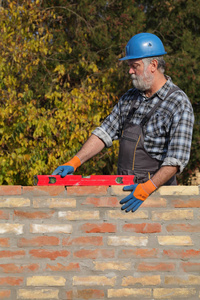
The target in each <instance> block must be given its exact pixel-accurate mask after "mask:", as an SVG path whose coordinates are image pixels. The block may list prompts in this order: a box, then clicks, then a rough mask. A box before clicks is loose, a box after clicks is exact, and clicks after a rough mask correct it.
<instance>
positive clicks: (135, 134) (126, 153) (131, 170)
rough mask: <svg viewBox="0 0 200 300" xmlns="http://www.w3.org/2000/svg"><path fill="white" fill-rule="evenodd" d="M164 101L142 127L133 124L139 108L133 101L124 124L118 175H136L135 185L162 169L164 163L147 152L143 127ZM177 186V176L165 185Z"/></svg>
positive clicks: (144, 121)
mask: <svg viewBox="0 0 200 300" xmlns="http://www.w3.org/2000/svg"><path fill="white" fill-rule="evenodd" d="M178 89H179V88H178V87H174V88H172V89H170V90H169V92H168V93H167V95H166V97H165V99H166V98H167V97H168V96H169V95H171V94H172V93H173V92H174V91H176V90H178ZM165 99H164V100H165ZM164 100H161V99H160V100H159V101H158V103H157V104H156V105H155V106H154V107H153V108H152V109H151V111H150V112H149V113H148V114H147V115H146V116H145V117H144V118H143V120H142V121H141V123H140V125H134V124H132V123H131V119H132V116H133V114H134V112H135V111H136V110H137V108H138V107H135V101H134V100H133V104H132V106H131V109H130V111H129V114H128V116H127V118H126V121H125V123H124V127H123V132H122V136H121V139H120V148H119V159H118V170H117V174H118V175H135V177H134V183H142V182H145V181H147V180H149V179H150V178H151V177H152V176H153V175H154V174H155V173H156V172H157V171H158V170H159V169H160V166H161V164H162V161H159V160H157V159H156V158H152V157H151V156H150V155H149V154H148V152H147V151H146V150H145V148H144V133H143V126H144V125H145V124H146V123H147V122H148V121H149V119H150V117H151V116H152V115H153V113H154V112H155V110H156V109H157V107H158V106H159V105H160V104H161V102H162V101H164ZM176 184H177V183H176V176H173V177H172V178H171V179H170V180H169V181H168V182H167V183H165V185H176Z"/></svg>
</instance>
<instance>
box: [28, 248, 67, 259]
mask: <svg viewBox="0 0 200 300" xmlns="http://www.w3.org/2000/svg"><path fill="white" fill-rule="evenodd" d="M29 254H30V255H31V256H32V257H35V258H41V259H44V258H49V259H51V260H55V259H56V258H58V257H67V256H68V255H69V254H70V252H69V251H67V250H60V251H54V250H45V249H44V250H43V249H42V250H35V249H34V250H30V251H29Z"/></svg>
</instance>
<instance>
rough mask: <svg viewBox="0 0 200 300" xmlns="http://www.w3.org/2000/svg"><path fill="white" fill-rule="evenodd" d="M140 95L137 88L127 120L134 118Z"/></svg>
mask: <svg viewBox="0 0 200 300" xmlns="http://www.w3.org/2000/svg"><path fill="white" fill-rule="evenodd" d="M138 96H139V91H138V90H137V91H136V93H135V95H134V98H133V102H132V104H131V107H130V110H129V113H128V115H127V117H126V120H125V122H129V121H130V120H131V119H132V117H133V114H134V113H135V111H136V110H137V109H138V107H139V105H136V101H137V99H138Z"/></svg>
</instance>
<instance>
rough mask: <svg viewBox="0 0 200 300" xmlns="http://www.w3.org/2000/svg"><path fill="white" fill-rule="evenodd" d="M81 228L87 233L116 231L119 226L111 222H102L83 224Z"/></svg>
mask: <svg viewBox="0 0 200 300" xmlns="http://www.w3.org/2000/svg"><path fill="white" fill-rule="evenodd" d="M81 230H82V231H83V232H86V233H105V232H116V230H117V226H116V225H114V224H111V223H101V224H91V223H86V224H83V225H82V226H81Z"/></svg>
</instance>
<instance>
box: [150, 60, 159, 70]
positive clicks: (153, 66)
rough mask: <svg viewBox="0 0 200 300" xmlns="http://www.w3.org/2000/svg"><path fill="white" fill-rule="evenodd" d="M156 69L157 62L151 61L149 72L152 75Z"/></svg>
mask: <svg viewBox="0 0 200 300" xmlns="http://www.w3.org/2000/svg"><path fill="white" fill-rule="evenodd" d="M157 69H158V61H157V59H153V60H152V61H151V72H152V73H154V72H155V71H156V70H157Z"/></svg>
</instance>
